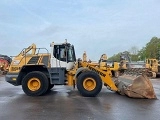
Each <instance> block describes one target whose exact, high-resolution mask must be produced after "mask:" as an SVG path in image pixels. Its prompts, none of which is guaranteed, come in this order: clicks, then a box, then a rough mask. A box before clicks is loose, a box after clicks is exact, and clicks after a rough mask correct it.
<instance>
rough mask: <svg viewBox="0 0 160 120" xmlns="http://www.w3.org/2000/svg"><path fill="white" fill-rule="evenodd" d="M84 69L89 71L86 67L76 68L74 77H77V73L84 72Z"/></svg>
mask: <svg viewBox="0 0 160 120" xmlns="http://www.w3.org/2000/svg"><path fill="white" fill-rule="evenodd" d="M84 71H90V70H89V69H88V68H87V67H80V68H78V70H77V71H76V74H75V75H74V78H77V77H78V76H79V74H80V73H81V72H84Z"/></svg>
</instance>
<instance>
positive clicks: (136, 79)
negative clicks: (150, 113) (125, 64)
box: [116, 74, 157, 99]
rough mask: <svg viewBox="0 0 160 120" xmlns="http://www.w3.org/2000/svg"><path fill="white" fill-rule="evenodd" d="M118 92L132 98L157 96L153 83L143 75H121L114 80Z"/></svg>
mask: <svg viewBox="0 0 160 120" xmlns="http://www.w3.org/2000/svg"><path fill="white" fill-rule="evenodd" d="M116 86H117V88H118V92H119V93H120V94H122V95H127V96H128V97H132V98H148V99H154V98H157V97H156V95H155V92H154V89H153V85H152V83H151V81H150V80H149V78H148V77H147V76H146V75H145V74H142V75H138V76H131V75H123V76H120V77H119V78H118V80H117V81H116Z"/></svg>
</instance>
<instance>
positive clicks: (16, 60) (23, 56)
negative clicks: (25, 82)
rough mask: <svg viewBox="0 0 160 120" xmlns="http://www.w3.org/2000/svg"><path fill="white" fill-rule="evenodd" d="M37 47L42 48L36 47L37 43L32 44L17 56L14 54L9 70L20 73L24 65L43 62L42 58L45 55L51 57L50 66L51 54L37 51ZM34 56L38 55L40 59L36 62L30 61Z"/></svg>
mask: <svg viewBox="0 0 160 120" xmlns="http://www.w3.org/2000/svg"><path fill="white" fill-rule="evenodd" d="M36 49H40V48H36V45H35V44H32V45H31V46H29V47H28V48H25V49H23V50H22V51H21V52H20V53H19V54H18V55H17V56H14V57H13V59H12V62H11V64H10V67H9V71H8V72H10V73H18V72H19V71H20V70H21V68H22V66H24V65H35V64H36V65H40V64H43V62H42V59H43V57H45V56H47V57H49V59H48V60H49V61H48V65H47V67H50V54H49V53H36ZM33 57H38V61H37V62H36V63H34V64H33V63H29V61H30V60H31V59H32V58H33Z"/></svg>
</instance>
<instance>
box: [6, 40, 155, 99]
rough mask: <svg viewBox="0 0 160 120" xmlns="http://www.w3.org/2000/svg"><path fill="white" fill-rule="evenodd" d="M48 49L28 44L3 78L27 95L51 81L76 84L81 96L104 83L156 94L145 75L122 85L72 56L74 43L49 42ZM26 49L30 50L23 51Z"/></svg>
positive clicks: (107, 71)
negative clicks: (49, 50)
mask: <svg viewBox="0 0 160 120" xmlns="http://www.w3.org/2000/svg"><path fill="white" fill-rule="evenodd" d="M50 47H51V53H48V52H47V53H39V51H40V50H41V49H40V48H38V52H37V48H36V47H35V45H32V46H30V47H28V48H27V49H24V50H23V51H22V52H21V53H20V54H19V55H18V56H17V57H15V58H14V59H13V61H12V63H11V65H10V68H9V72H8V73H7V75H6V78H5V79H6V81H7V82H9V83H11V84H13V85H22V89H23V91H24V92H25V93H26V94H27V95H29V96H39V95H43V94H45V93H46V92H47V91H48V90H50V89H51V88H52V87H53V86H54V85H69V86H76V87H77V89H78V91H79V92H80V94H81V95H82V96H85V97H94V96H96V95H97V94H98V93H99V92H100V91H101V89H102V85H103V84H105V86H107V88H108V89H110V90H112V91H115V92H118V93H120V94H125V95H127V96H129V97H134V98H156V95H155V92H154V89H153V86H152V84H151V82H150V80H149V79H147V77H146V76H145V75H141V76H139V77H137V78H136V81H140V84H138V85H137V84H136V83H137V82H134V83H133V84H132V85H129V86H128V85H125V84H123V82H121V81H119V80H115V81H113V80H112V77H111V74H110V73H111V70H110V68H108V67H106V68H105V69H102V67H101V65H100V66H97V65H95V64H92V63H90V62H87V61H86V60H85V61H83V60H81V59H78V60H76V57H75V50H74V46H73V45H71V44H70V43H68V42H65V43H58V44H56V43H54V42H52V43H51V44H50ZM26 51H28V52H29V51H31V54H27V53H28V52H27V53H26Z"/></svg>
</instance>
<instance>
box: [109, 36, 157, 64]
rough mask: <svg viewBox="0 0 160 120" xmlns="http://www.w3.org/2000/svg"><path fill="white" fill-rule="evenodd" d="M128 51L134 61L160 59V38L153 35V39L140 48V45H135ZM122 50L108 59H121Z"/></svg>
mask: <svg viewBox="0 0 160 120" xmlns="http://www.w3.org/2000/svg"><path fill="white" fill-rule="evenodd" d="M123 52H127V53H128V54H129V56H130V57H131V60H132V61H145V59H147V58H155V59H158V60H160V38H158V37H152V39H151V40H150V41H149V42H148V43H147V44H146V45H145V47H143V48H141V49H140V50H139V49H138V47H136V46H133V47H131V48H130V49H129V50H128V51H123ZM121 53H122V52H119V53H117V54H114V55H113V56H112V57H110V58H108V60H112V61H120V55H121Z"/></svg>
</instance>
